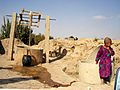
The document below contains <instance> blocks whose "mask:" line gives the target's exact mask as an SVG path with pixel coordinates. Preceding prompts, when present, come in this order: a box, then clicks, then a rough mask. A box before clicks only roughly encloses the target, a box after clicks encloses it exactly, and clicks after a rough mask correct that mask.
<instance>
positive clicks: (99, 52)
mask: <svg viewBox="0 0 120 90" xmlns="http://www.w3.org/2000/svg"><path fill="white" fill-rule="evenodd" d="M102 52H103V51H102V46H100V48H99V50H98V52H97V55H96V59H95V61H97V62H98V61H99V59H100V57H101V55H102Z"/></svg>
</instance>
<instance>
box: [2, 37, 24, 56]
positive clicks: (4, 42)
mask: <svg viewBox="0 0 120 90" xmlns="http://www.w3.org/2000/svg"><path fill="white" fill-rule="evenodd" d="M9 40H10V39H9V38H7V39H2V40H1V45H2V46H3V48H4V50H5V54H6V55H8V48H9ZM17 45H24V43H23V42H22V41H21V40H19V39H15V41H14V52H16V49H17Z"/></svg>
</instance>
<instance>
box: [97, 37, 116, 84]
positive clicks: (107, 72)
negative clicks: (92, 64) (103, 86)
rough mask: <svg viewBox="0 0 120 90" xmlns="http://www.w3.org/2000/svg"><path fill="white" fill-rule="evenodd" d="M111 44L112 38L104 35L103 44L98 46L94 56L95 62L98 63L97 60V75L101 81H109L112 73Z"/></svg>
mask: <svg viewBox="0 0 120 90" xmlns="http://www.w3.org/2000/svg"><path fill="white" fill-rule="evenodd" d="M111 45H112V40H111V39H110V38H108V37H106V38H105V39H104V45H101V46H100V49H99V51H98V53H97V56H96V64H98V61H99V75H100V78H101V81H102V83H110V77H111V75H112V64H111V56H113V55H114V54H115V53H114V51H113V49H112V48H111Z"/></svg>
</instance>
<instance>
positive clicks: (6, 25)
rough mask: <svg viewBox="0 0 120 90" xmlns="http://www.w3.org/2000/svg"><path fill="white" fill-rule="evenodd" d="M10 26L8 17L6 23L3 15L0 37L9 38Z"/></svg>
mask: <svg viewBox="0 0 120 90" xmlns="http://www.w3.org/2000/svg"><path fill="white" fill-rule="evenodd" d="M10 28H11V23H10V22H9V19H7V23H6V21H5V17H3V25H2V27H1V32H0V33H1V39H5V38H9V37H10V36H9V35H10Z"/></svg>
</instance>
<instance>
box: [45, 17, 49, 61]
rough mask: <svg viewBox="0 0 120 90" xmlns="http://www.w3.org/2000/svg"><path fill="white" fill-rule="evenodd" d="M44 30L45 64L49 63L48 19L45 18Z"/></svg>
mask: <svg viewBox="0 0 120 90" xmlns="http://www.w3.org/2000/svg"><path fill="white" fill-rule="evenodd" d="M45 28H46V30H45V52H46V63H49V36H50V17H49V16H46V27H45Z"/></svg>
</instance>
